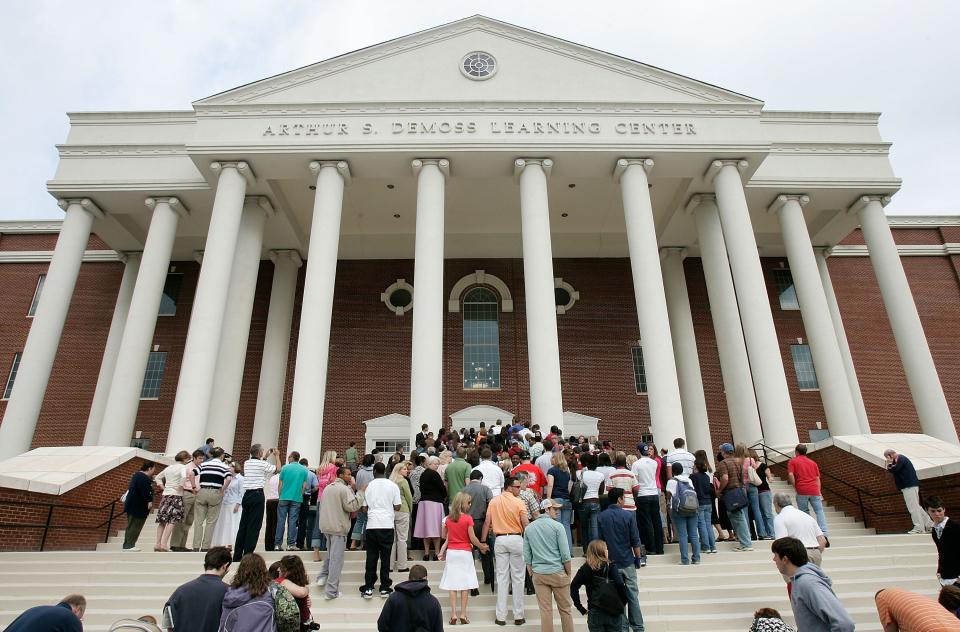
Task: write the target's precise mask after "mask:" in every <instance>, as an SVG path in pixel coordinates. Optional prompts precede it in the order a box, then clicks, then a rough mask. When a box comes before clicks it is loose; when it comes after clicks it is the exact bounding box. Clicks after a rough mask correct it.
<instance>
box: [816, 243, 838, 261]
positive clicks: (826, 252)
mask: <svg viewBox="0 0 960 632" xmlns="http://www.w3.org/2000/svg"><path fill="white" fill-rule="evenodd" d="M813 252H814V253H815V254H817V255H819V256H821V257H823V258H824V259H826V258H827V257H829V256H830V255H832V254H833V246H814V247H813Z"/></svg>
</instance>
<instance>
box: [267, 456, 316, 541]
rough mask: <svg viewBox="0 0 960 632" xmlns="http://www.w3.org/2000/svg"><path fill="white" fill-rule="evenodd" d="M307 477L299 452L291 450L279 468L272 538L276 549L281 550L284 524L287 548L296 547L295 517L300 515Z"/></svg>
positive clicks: (307, 473)
mask: <svg viewBox="0 0 960 632" xmlns="http://www.w3.org/2000/svg"><path fill="white" fill-rule="evenodd" d="M308 478H309V472H308V470H307V468H305V467H303V466H302V465H300V453H299V452H291V453H290V458H289V462H288V463H287V464H286V465H284V466H283V468H282V469H281V470H280V486H279V492H280V502H279V503H278V504H277V533H276V535H275V536H274V538H273V545H274V548H275V549H276V550H277V551H282V550H283V528H284V526H286V527H287V550H288V551H293V550H294V549H295V548H296V545H297V518H299V517H300V504H301V503H302V502H303V490H304V488H305V487H306V485H307V479H308ZM284 523H287V524H284Z"/></svg>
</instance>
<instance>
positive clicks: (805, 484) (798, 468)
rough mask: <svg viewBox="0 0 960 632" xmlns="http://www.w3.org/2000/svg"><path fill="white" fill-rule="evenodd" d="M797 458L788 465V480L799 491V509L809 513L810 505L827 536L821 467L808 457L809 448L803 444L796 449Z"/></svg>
mask: <svg viewBox="0 0 960 632" xmlns="http://www.w3.org/2000/svg"><path fill="white" fill-rule="evenodd" d="M796 452H797V456H795V457H793V458H792V459H790V462H789V463H787V478H789V480H790V484H791V485H793V488H794V489H795V490H797V509H799V510H800V511H802V512H803V513H809V505H813V511H814V513H815V514H816V516H817V524H818V525H820V530H821V531H823V535H824V536H826V535H827V518H826V516H824V515H823V496H821V494H820V466H818V465H817V463H816V461H814V460H813V459H811V458H809V457H808V456H807V446H806V445H805V444H803V443H801V444H798V445H797V447H796Z"/></svg>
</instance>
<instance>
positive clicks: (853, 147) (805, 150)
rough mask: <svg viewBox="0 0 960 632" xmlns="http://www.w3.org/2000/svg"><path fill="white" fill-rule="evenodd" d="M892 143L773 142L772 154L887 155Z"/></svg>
mask: <svg viewBox="0 0 960 632" xmlns="http://www.w3.org/2000/svg"><path fill="white" fill-rule="evenodd" d="M890 147H891V143H815V142H814V143H804V142H790V143H773V145H772V146H771V147H770V153H771V154H790V155H793V156H797V155H804V156H819V155H822V154H876V155H881V156H886V155H887V154H889V153H890Z"/></svg>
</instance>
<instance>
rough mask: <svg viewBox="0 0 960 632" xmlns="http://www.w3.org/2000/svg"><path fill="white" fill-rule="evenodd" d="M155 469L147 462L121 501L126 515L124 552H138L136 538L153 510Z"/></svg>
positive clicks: (131, 482)
mask: <svg viewBox="0 0 960 632" xmlns="http://www.w3.org/2000/svg"><path fill="white" fill-rule="evenodd" d="M156 469H157V468H156V464H155V463H151V462H149V461H147V462H146V463H144V464H143V465H141V466H140V471H139V472H137V473H136V474H134V475H133V478H131V479H130V484H129V485H128V486H127V498H126V500H124V501H123V511H124V513H125V514H127V529H126V531H124V533H123V550H124V551H139V550H140V549H138V548H137V538H139V537H140V531H141V530H142V529H143V524H144V523H145V522H146V521H147V516H149V515H150V510H151V509H153V474H154V472H155V471H156Z"/></svg>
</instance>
